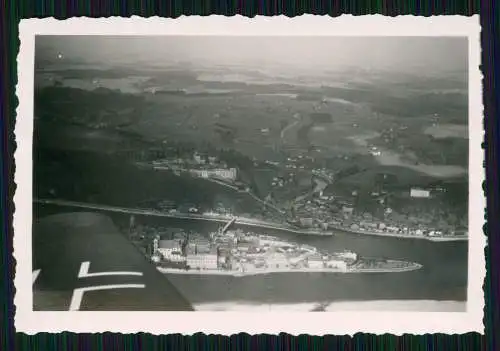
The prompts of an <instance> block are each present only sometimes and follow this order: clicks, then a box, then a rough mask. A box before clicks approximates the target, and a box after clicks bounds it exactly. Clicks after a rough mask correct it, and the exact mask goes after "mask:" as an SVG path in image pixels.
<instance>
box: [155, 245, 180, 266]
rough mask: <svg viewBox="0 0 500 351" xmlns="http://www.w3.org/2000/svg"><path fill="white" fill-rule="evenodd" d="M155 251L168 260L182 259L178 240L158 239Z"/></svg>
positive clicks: (176, 260) (177, 260)
mask: <svg viewBox="0 0 500 351" xmlns="http://www.w3.org/2000/svg"><path fill="white" fill-rule="evenodd" d="M157 252H158V253H159V254H160V255H161V256H162V257H163V258H164V259H165V260H168V261H174V262H180V261H183V260H184V256H183V255H182V247H181V243H180V240H159V241H158V248H157Z"/></svg>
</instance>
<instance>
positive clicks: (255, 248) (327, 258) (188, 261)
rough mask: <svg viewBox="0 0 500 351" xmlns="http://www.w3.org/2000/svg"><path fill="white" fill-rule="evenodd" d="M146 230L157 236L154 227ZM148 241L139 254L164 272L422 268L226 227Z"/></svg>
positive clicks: (175, 233)
mask: <svg viewBox="0 0 500 351" xmlns="http://www.w3.org/2000/svg"><path fill="white" fill-rule="evenodd" d="M150 229H152V228H150ZM152 230H154V232H158V229H157V228H155V229H152ZM167 237H168V238H167ZM150 238H151V239H152V240H151V241H149V242H147V241H146V245H145V246H143V249H144V251H143V252H144V253H145V254H146V256H147V257H148V258H149V259H150V260H151V262H152V263H153V264H155V265H156V266H157V269H158V270H159V271H160V272H162V273H166V274H193V275H202V274H203V275H231V276H235V277H243V276H249V275H258V274H271V273H291V272H310V273H389V272H408V271H414V270H418V269H420V268H422V265H420V264H418V263H415V262H406V261H397V260H391V259H382V258H364V257H360V256H359V255H358V254H357V253H355V252H353V251H350V250H343V251H339V252H326V251H323V250H320V249H318V248H316V247H313V246H311V245H304V244H302V245H301V244H297V243H294V242H292V241H289V240H284V239H281V238H278V237H275V236H270V235H258V234H255V233H252V232H246V231H243V230H241V229H236V230H229V229H228V226H227V225H226V226H224V227H221V228H220V229H219V230H218V231H215V232H212V233H210V236H209V237H208V238H207V237H206V236H203V235H201V234H199V233H189V232H188V233H186V232H184V231H182V230H179V231H171V232H170V234H167V235H166V236H165V235H163V236H161V235H153V236H151V237H150ZM143 243H144V241H143Z"/></svg>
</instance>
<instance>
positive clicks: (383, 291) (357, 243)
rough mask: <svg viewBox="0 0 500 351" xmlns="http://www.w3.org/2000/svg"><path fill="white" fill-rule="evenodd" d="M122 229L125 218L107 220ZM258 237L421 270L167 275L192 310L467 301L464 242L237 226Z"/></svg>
mask: <svg viewBox="0 0 500 351" xmlns="http://www.w3.org/2000/svg"><path fill="white" fill-rule="evenodd" d="M62 211H72V210H71V209H69V208H64V209H63V208H61V207H53V206H46V205H43V206H37V208H36V211H35V212H36V215H37V216H42V217H43V216H45V215H48V214H50V213H56V212H62ZM108 215H110V217H111V218H112V219H113V220H114V221H115V223H117V224H122V225H126V224H127V223H128V219H129V218H128V216H127V215H123V214H109V213H108ZM136 220H137V222H138V223H143V224H149V225H158V226H160V225H161V226H169V227H175V228H185V229H191V230H195V231H198V232H201V233H205V234H208V233H209V232H210V231H212V230H215V229H216V228H217V227H218V224H216V223H212V222H203V221H193V220H185V219H172V218H159V217H141V216H136ZM238 227H242V228H243V229H246V230H249V231H253V232H256V233H259V234H270V235H275V236H278V237H281V238H285V239H289V240H293V241H295V242H299V243H303V244H308V245H312V246H316V247H318V248H321V249H323V250H326V251H338V250H343V249H348V250H353V251H355V252H357V253H358V254H360V255H361V256H367V257H386V258H391V259H399V260H408V261H413V262H418V263H420V264H422V265H423V268H422V269H420V270H417V271H413V272H405V273H367V274H341V273H340V274H330V273H290V274H287V273H279V274H270V275H262V276H249V277H230V276H195V275H193V276H189V275H175V274H169V275H167V277H168V279H169V280H170V281H171V282H172V283H173V284H174V285H175V286H176V287H177V288H178V289H179V290H180V291H181V293H182V294H183V295H184V296H186V298H187V299H188V300H189V301H190V302H191V303H193V304H211V303H212V304H213V303H221V302H228V301H233V302H244V303H247V304H295V303H317V302H323V301H329V302H330V301H347V300H360V301H364V300H387V299H391V300H392V299H394V300H407V299H411V300H455V301H464V300H466V290H467V259H466V257H467V247H468V244H467V242H445V243H434V242H428V241H424V240H413V239H403V238H385V237H371V236H370V237H368V236H362V235H358V234H350V233H344V232H336V233H335V236H334V237H318V236H307V235H298V234H291V233H283V232H281V231H274V230H263V229H259V228H255V227H245V226H238Z"/></svg>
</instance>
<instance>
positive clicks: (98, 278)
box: [32, 212, 193, 311]
mask: <svg viewBox="0 0 500 351" xmlns="http://www.w3.org/2000/svg"><path fill="white" fill-rule="evenodd" d="M32 251H33V310H38V311H40V310H42V311H67V310H74V311H192V310H193V307H192V306H191V304H190V303H189V302H188V301H187V300H186V299H185V298H184V297H183V296H182V295H181V294H180V292H179V291H178V290H177V289H176V288H175V287H174V286H173V285H172V284H171V283H170V281H169V280H168V278H167V277H166V276H165V275H163V274H161V273H160V272H158V271H157V270H156V269H155V267H154V266H153V265H152V264H150V263H149V262H148V261H147V259H146V258H145V257H144V256H143V254H142V253H141V252H140V251H139V250H138V249H137V248H136V247H134V245H133V244H132V243H131V242H129V241H128V240H127V238H126V237H125V236H124V235H122V234H121V233H120V232H119V231H118V228H117V227H116V226H115V225H114V223H113V221H112V220H111V219H110V218H109V217H107V216H105V215H103V214H99V213H89V212H72V213H63V214H56V215H51V216H48V217H44V218H41V219H40V220H39V221H38V222H36V223H34V224H33V250H32Z"/></svg>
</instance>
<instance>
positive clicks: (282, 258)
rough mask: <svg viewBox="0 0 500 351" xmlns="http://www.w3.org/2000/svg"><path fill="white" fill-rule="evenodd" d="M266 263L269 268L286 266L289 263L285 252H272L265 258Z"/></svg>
mask: <svg viewBox="0 0 500 351" xmlns="http://www.w3.org/2000/svg"><path fill="white" fill-rule="evenodd" d="M266 263H267V265H268V267H269V268H287V267H289V265H290V263H289V262H288V258H287V257H286V255H285V254H282V253H279V252H273V253H271V254H270V255H269V256H267V258H266Z"/></svg>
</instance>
